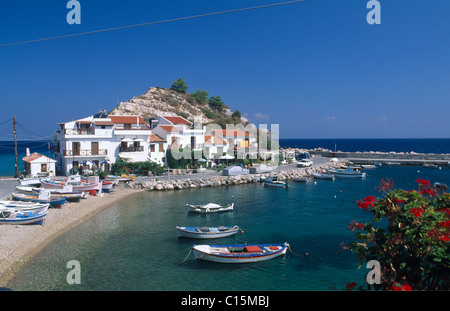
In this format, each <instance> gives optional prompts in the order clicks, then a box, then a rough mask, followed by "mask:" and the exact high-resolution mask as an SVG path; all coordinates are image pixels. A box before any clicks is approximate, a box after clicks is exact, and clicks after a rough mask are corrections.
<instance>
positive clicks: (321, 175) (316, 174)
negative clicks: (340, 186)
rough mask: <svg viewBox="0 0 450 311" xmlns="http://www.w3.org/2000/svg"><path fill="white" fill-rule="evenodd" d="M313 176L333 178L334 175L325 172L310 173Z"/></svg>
mask: <svg viewBox="0 0 450 311" xmlns="http://www.w3.org/2000/svg"><path fill="white" fill-rule="evenodd" d="M312 175H313V176H314V178H317V179H329V180H335V179H336V177H334V175H333V174H326V173H312Z"/></svg>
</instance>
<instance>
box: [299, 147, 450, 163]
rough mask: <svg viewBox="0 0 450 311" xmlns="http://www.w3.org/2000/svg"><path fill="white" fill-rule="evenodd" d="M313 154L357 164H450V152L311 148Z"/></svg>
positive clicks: (310, 151)
mask: <svg viewBox="0 0 450 311" xmlns="http://www.w3.org/2000/svg"><path fill="white" fill-rule="evenodd" d="M308 152H309V153H310V154H311V155H315V156H321V157H325V158H337V159H340V160H344V159H345V160H348V161H351V162H353V163H355V164H373V163H375V162H378V163H381V164H387V165H389V164H401V165H423V164H436V165H438V166H449V165H450V154H448V153H444V154H435V153H415V152H414V151H412V152H379V151H369V152H342V151H336V152H333V151H330V150H309V151H308Z"/></svg>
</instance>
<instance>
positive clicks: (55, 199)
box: [12, 192, 66, 208]
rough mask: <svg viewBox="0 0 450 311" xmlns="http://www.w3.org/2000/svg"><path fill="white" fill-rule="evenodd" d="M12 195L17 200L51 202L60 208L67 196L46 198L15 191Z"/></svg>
mask: <svg viewBox="0 0 450 311" xmlns="http://www.w3.org/2000/svg"><path fill="white" fill-rule="evenodd" d="M12 197H13V199H14V200H16V201H24V202H33V203H49V204H50V206H51V207H53V208H59V207H61V205H63V204H64V203H65V202H66V197H54V196H51V197H49V198H45V197H43V196H36V195H28V194H23V193H14V192H13V194H12Z"/></svg>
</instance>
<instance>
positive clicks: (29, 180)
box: [19, 178, 41, 186]
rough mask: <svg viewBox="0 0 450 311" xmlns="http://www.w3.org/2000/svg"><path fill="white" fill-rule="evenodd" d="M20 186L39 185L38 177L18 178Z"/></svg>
mask: <svg viewBox="0 0 450 311" xmlns="http://www.w3.org/2000/svg"><path fill="white" fill-rule="evenodd" d="M19 182H20V184H21V185H22V186H39V185H40V184H41V179H40V178H22V179H19Z"/></svg>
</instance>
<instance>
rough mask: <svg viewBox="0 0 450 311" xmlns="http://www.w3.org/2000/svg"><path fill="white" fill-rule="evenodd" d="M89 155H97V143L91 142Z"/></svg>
mask: <svg viewBox="0 0 450 311" xmlns="http://www.w3.org/2000/svg"><path fill="white" fill-rule="evenodd" d="M91 154H92V155H98V141H93V142H91Z"/></svg>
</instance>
